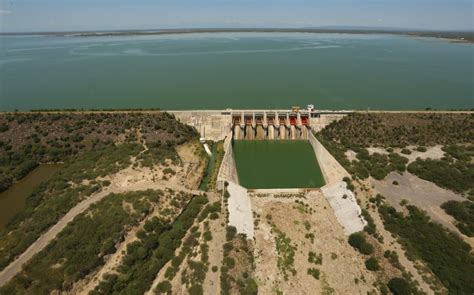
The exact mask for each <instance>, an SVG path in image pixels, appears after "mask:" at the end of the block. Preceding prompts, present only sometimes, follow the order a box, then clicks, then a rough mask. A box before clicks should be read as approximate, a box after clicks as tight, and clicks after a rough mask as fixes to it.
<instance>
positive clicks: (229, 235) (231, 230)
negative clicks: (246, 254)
mask: <svg viewBox="0 0 474 295" xmlns="http://www.w3.org/2000/svg"><path fill="white" fill-rule="evenodd" d="M236 234H237V229H236V228H235V226H232V225H229V226H228V227H227V231H226V236H225V238H226V240H227V241H231V240H232V239H233V238H234V237H235V235H236Z"/></svg>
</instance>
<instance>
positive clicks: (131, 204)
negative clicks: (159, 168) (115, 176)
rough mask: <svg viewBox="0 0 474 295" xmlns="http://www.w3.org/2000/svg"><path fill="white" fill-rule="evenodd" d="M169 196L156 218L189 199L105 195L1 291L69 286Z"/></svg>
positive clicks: (146, 194) (161, 194)
mask: <svg viewBox="0 0 474 295" xmlns="http://www.w3.org/2000/svg"><path fill="white" fill-rule="evenodd" d="M170 198H173V200H174V201H173V202H168V203H169V204H170V205H169V206H168V207H167V208H169V210H168V211H169V212H170V216H164V215H163V216H162V218H163V220H162V221H161V222H165V220H166V218H167V217H168V218H170V217H171V218H172V217H173V216H176V215H177V214H178V213H179V212H181V210H182V208H183V207H184V206H185V204H187V202H188V201H189V200H190V199H191V197H190V196H187V195H186V194H176V193H174V192H169V191H166V192H163V191H153V190H148V191H138V192H129V193H124V194H110V195H109V196H107V197H105V198H104V199H103V200H101V201H100V202H98V203H97V204H94V205H92V206H91V208H89V209H88V210H87V211H86V212H84V213H82V214H81V215H79V216H77V217H76V218H75V219H74V220H73V221H72V222H71V223H70V224H68V225H67V227H66V228H65V229H64V230H63V231H62V232H61V233H60V234H59V235H58V237H57V238H56V239H55V240H54V241H53V242H51V244H49V245H48V247H47V248H45V249H44V250H43V251H41V252H40V253H39V254H38V255H36V256H35V257H34V258H33V259H32V260H30V261H29V262H28V263H27V264H26V265H25V267H24V270H23V271H22V272H21V273H20V274H18V275H17V276H16V277H15V278H14V279H12V280H11V281H10V282H9V283H8V284H7V285H5V286H4V287H3V288H2V289H0V291H1V293H2V294H18V293H25V294H26V293H29V294H49V293H51V292H52V291H54V290H57V291H68V290H70V289H71V287H72V286H73V284H74V283H76V282H78V281H79V280H81V279H83V278H85V277H86V276H87V275H88V274H90V273H92V272H93V271H95V270H97V269H98V268H99V267H101V266H102V265H103V264H104V263H105V258H106V257H107V255H109V254H112V253H114V252H115V251H116V245H117V244H119V243H121V242H122V241H123V240H124V238H125V235H126V233H127V230H128V229H130V228H131V227H133V226H137V225H138V224H139V222H140V221H141V220H143V219H144V218H146V217H147V216H148V215H150V214H151V213H153V211H154V207H157V206H159V205H161V204H166V201H168V200H169V199H170ZM164 209H165V208H162V210H164ZM153 221H154V219H153ZM71 249H74V250H71Z"/></svg>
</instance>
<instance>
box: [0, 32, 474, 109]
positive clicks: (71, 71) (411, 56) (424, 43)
mask: <svg viewBox="0 0 474 295" xmlns="http://www.w3.org/2000/svg"><path fill="white" fill-rule="evenodd" d="M473 58H474V45H473V44H467V43H460V42H450V41H448V40H443V39H434V38H416V37H407V36H394V35H360V34H359V35H357V34H354V35H352V34H308V33H205V34H183V35H162V36H114V37H111V36H107V37H105V36H102V37H73V36H65V37H59V36H0V110H14V109H19V110H29V109H46V108H153V107H154V108H163V109H222V108H227V107H230V108H289V107H290V106H292V105H300V106H306V104H310V103H311V104H315V105H316V107H317V108H322V109H367V108H371V109H424V108H427V107H431V108H442V109H454V108H474V95H473V93H474V90H473V84H474V83H473V80H474V76H473V72H474V66H473Z"/></svg>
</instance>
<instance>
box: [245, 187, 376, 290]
mask: <svg viewBox="0 0 474 295" xmlns="http://www.w3.org/2000/svg"><path fill="white" fill-rule="evenodd" d="M295 200H296V198H278V199H275V198H272V197H255V198H253V199H252V206H253V210H254V212H255V215H256V216H257V220H258V225H257V226H256V230H255V251H254V253H255V257H256V264H257V269H256V276H257V279H258V285H259V292H260V293H261V294H274V293H275V292H276V291H282V292H283V294H294V293H295V290H298V294H321V293H323V292H325V293H326V294H367V292H368V291H371V290H373V289H374V288H373V287H372V284H373V283H374V282H375V277H374V274H373V273H371V272H369V271H367V270H366V268H365V265H364V261H365V259H366V258H365V257H363V255H361V254H359V253H358V252H356V250H354V249H353V248H352V247H351V246H350V245H349V244H348V242H347V236H346V235H345V234H344V230H343V228H342V226H341V225H340V224H339V223H338V221H337V219H336V216H335V215H334V212H333V211H332V209H331V207H330V205H329V203H328V202H327V201H326V199H325V198H324V196H323V195H322V193H321V192H320V191H312V192H309V193H307V194H306V199H302V198H298V200H301V201H302V202H304V203H305V204H307V205H308V206H307V207H306V209H305V206H303V205H301V204H298V203H295ZM309 208H311V209H309ZM258 216H259V217H258ZM305 223H306V224H309V225H310V229H307V225H305ZM275 228H276V229H278V230H279V231H281V232H283V233H285V234H286V236H287V237H288V238H289V239H290V240H291V243H290V244H292V245H294V246H295V247H296V248H297V249H296V250H295V255H294V263H293V268H294V269H295V270H296V274H295V275H292V274H291V273H290V274H289V276H288V280H285V278H284V275H283V273H282V271H281V270H280V269H279V267H278V258H279V254H278V251H277V248H276V240H275V237H276V230H275ZM309 233H312V234H314V242H311V239H310V238H308V237H306V235H307V234H309ZM310 251H313V252H315V253H317V254H322V264H321V265H316V264H314V263H310V262H309V261H308V253H309V252H310ZM280 255H281V254H280ZM308 268H316V269H319V271H320V278H319V280H318V279H315V278H314V277H312V276H311V275H309V274H307V270H308Z"/></svg>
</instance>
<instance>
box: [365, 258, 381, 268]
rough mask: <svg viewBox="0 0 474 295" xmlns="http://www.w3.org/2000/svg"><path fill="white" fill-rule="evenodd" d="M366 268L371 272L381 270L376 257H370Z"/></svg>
mask: <svg viewBox="0 0 474 295" xmlns="http://www.w3.org/2000/svg"><path fill="white" fill-rule="evenodd" d="M365 267H367V269H368V270H370V271H378V270H379V269H380V265H379V261H378V260H377V258H375V257H370V258H369V259H367V260H366V261H365Z"/></svg>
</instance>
